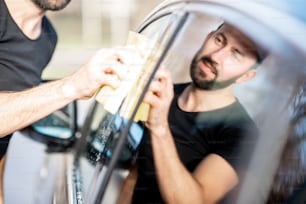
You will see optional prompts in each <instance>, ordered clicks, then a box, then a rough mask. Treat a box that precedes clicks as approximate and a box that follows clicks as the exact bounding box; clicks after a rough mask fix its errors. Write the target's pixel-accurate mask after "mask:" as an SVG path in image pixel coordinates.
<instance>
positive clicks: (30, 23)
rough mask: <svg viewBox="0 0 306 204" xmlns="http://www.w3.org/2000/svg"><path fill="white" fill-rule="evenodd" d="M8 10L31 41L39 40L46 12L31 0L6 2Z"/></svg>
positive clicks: (7, 0) (9, 0)
mask: <svg viewBox="0 0 306 204" xmlns="http://www.w3.org/2000/svg"><path fill="white" fill-rule="evenodd" d="M4 1H5V4H6V5H7V7H8V10H9V12H10V14H11V16H12V18H13V19H14V21H15V22H16V24H17V25H18V27H19V28H20V30H21V31H22V32H23V33H24V34H25V35H26V36H27V37H28V38H30V39H33V40H34V39H37V38H38V37H39V36H40V33H41V23H42V18H43V16H44V15H45V11H44V10H42V9H39V8H38V7H37V6H36V5H35V4H34V3H33V2H32V1H30V0H4Z"/></svg>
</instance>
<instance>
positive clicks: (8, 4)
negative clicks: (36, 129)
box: [0, 0, 124, 198]
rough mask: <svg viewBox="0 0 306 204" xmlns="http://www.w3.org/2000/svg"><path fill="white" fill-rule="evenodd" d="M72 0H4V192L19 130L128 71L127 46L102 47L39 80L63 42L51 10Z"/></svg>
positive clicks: (0, 165) (0, 64)
mask: <svg viewBox="0 0 306 204" xmlns="http://www.w3.org/2000/svg"><path fill="white" fill-rule="evenodd" d="M69 2H70V0H55V1H53V0H0V73H1V74H0V116H1V117H0V124H1V126H0V137H1V138H0V159H1V160H0V182H1V186H0V187H1V189H0V192H1V193H2V177H3V169H4V163H5V153H6V150H7V147H8V144H9V140H10V138H11V133H12V132H13V131H16V130H19V129H21V128H23V127H26V126H27V125H29V124H31V123H33V122H34V121H36V120H38V119H41V118H42V117H44V116H46V115H48V114H50V113H52V112H54V111H55V110H57V109H59V108H61V107H63V106H65V105H67V104H68V103H70V102H72V101H73V100H76V99H84V98H89V97H91V96H92V95H93V94H94V93H95V91H96V90H97V89H98V88H99V87H101V86H102V85H104V84H108V85H110V86H116V85H118V82H119V81H118V78H121V77H122V76H123V75H124V73H122V74H120V73H119V72H122V71H124V70H121V69H120V70H119V69H117V68H119V66H121V65H122V62H124V59H122V58H121V57H120V56H121V53H120V52H122V51H120V52H119V51H118V52H117V51H115V50H114V49H113V50H100V51H98V52H97V53H96V54H95V55H94V56H93V57H92V58H91V59H90V60H89V62H88V63H87V64H85V65H83V66H82V67H81V68H80V69H79V70H78V71H77V72H76V73H74V74H73V75H71V76H68V77H66V78H64V79H62V80H57V81H54V82H51V83H47V84H44V85H41V86H37V85H38V84H39V83H40V81H41V74H42V71H43V69H44V68H45V67H46V65H47V64H48V62H49V61H50V59H51V57H52V55H53V52H54V49H55V46H56V43H57V35H56V32H55V30H54V29H53V27H52V25H51V23H50V22H49V20H48V19H47V18H46V16H45V13H46V11H48V10H52V11H55V10H61V9H62V8H64V7H65V6H66V5H67V4H68V3H69ZM119 58H120V60H119ZM106 61H107V62H106ZM116 67H117V68H116ZM115 75H116V76H115ZM35 86H36V87H35ZM33 87H34V88H33ZM0 197H1V198H2V194H1V195H0Z"/></svg>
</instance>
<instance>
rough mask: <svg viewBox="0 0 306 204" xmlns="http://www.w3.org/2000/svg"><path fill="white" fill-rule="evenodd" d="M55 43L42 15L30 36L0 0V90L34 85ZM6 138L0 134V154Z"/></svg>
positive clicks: (50, 27)
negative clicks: (39, 28) (36, 31)
mask: <svg viewBox="0 0 306 204" xmlns="http://www.w3.org/2000/svg"><path fill="white" fill-rule="evenodd" d="M56 43H57V35H56V32H55V30H54V28H53V27H52V25H51V23H50V22H49V20H48V19H47V18H46V17H43V21H42V33H41V35H40V36H39V37H38V38H37V39H35V40H31V39H29V38H28V37H27V36H25V35H24V33H23V32H22V31H21V30H20V29H19V27H18V26H17V24H16V23H15V21H14V20H13V19H12V17H11V15H10V14H9V11H8V8H7V6H6V4H5V2H4V0H0V73H1V74H0V91H21V90H24V89H28V88H31V87H33V86H36V85H38V84H39V83H40V81H41V74H42V71H43V69H44V68H45V67H46V65H47V64H48V63H49V61H50V59H51V57H52V55H53V52H54V49H55V46H56ZM9 138H10V137H5V138H0V158H1V157H2V156H3V154H4V153H5V151H6V149H7V145H8V141H9Z"/></svg>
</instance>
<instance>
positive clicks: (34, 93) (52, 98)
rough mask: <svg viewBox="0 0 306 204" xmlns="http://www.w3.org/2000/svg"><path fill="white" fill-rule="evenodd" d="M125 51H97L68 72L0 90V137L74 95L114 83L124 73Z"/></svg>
mask: <svg viewBox="0 0 306 204" xmlns="http://www.w3.org/2000/svg"><path fill="white" fill-rule="evenodd" d="M125 61H126V59H125V53H124V52H123V51H120V50H116V49H103V50H100V51H98V52H97V53H96V54H95V55H94V56H93V57H92V58H91V59H90V60H89V61H88V63H86V64H85V65H83V66H82V67H81V68H80V69H79V70H77V71H76V72H75V73H74V74H72V75H71V76H68V77H66V78H64V79H61V80H57V81H54V82H50V83H46V84H43V85H41V86H37V87H35V88H32V89H28V90H25V91H20V92H11V93H7V92H2V93H0V124H1V126H0V137H3V136H5V135H7V134H10V133H12V132H14V131H16V130H18V129H21V128H23V127H25V126H27V125H29V124H31V123H33V122H35V121H37V120H39V119H41V118H43V117H45V116H47V115H48V114H50V113H52V112H54V111H55V110H57V109H59V108H61V107H63V106H65V105H67V104H68V103H70V102H72V101H73V100H76V99H86V98H89V97H91V96H93V95H94V93H95V92H96V90H97V89H98V88H100V87H101V86H103V85H106V84H108V85H111V86H113V87H115V86H117V85H118V83H119V80H118V78H122V77H123V76H124V71H125V69H124V68H122V67H124V66H125V65H124V62H125Z"/></svg>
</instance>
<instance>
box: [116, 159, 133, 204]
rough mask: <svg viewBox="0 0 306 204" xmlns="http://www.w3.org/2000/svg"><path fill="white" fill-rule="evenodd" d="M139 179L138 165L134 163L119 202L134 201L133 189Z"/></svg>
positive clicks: (120, 203) (127, 203)
mask: <svg viewBox="0 0 306 204" xmlns="http://www.w3.org/2000/svg"><path fill="white" fill-rule="evenodd" d="M136 180H137V165H134V166H133V167H132V168H131V170H130V173H129V175H128V176H127V178H126V179H125V180H124V182H123V184H122V187H121V190H120V194H119V197H118V200H117V204H130V203H131V202H132V196H133V190H134V187H135V185H136Z"/></svg>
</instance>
